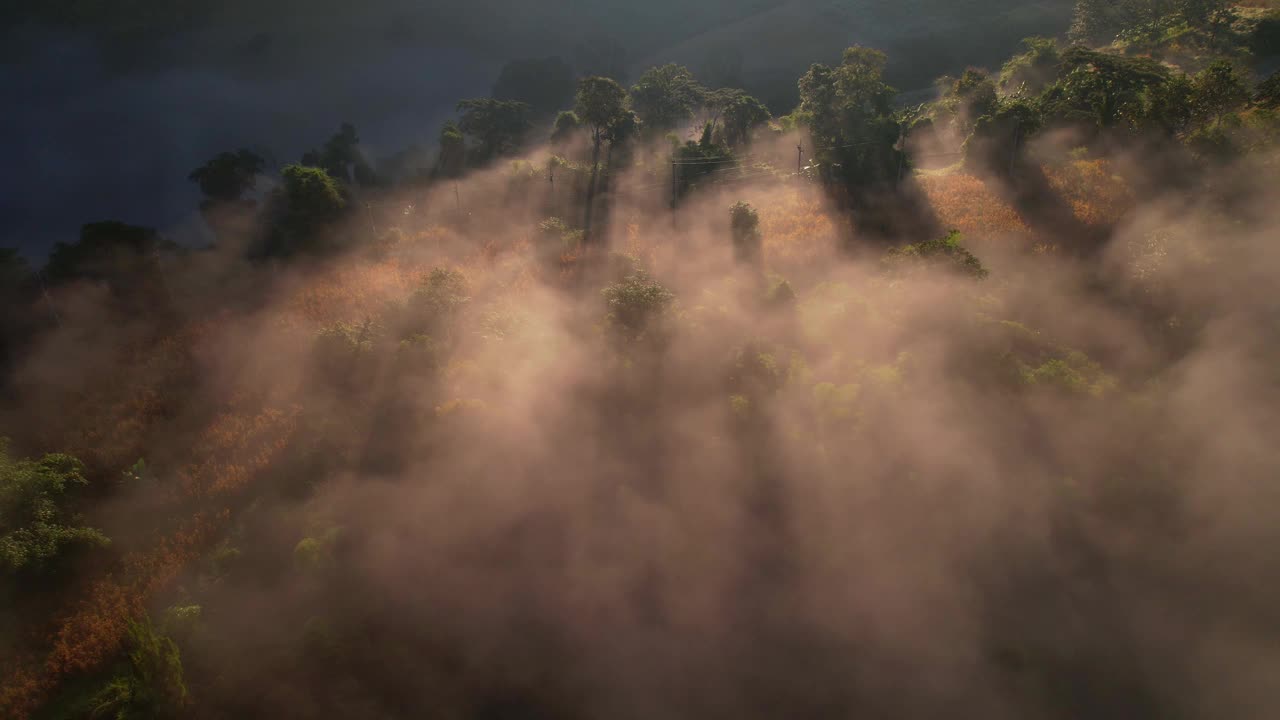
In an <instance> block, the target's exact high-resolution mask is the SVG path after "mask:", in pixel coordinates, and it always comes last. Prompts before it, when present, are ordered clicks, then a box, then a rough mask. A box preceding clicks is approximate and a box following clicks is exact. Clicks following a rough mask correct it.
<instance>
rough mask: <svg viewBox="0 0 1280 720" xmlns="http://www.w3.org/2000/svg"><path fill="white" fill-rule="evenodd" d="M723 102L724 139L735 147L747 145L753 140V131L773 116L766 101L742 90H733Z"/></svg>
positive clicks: (721, 110) (721, 112)
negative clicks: (765, 103) (763, 101)
mask: <svg viewBox="0 0 1280 720" xmlns="http://www.w3.org/2000/svg"><path fill="white" fill-rule="evenodd" d="M721 102H722V103H723V104H722V105H721V108H720V117H721V118H722V120H721V122H722V125H723V127H724V141H725V142H726V143H728V144H729V145H730V146H733V147H737V146H741V145H746V144H747V143H748V142H750V140H751V131H752V130H754V129H755V128H757V127H759V126H761V125H763V124H765V123H767V122H769V120H770V118H772V117H773V116H772V115H771V114H770V113H769V108H767V107H765V105H764V103H762V102H760V101H759V100H757V99H756V98H754V97H751V96H750V95H748V94H746V93H744V92H742V91H741V90H736V91H733V92H732V93H730V94H728V95H727V96H726V97H724V98H723V99H722V101H721Z"/></svg>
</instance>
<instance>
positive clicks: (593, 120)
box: [573, 77, 627, 144]
mask: <svg viewBox="0 0 1280 720" xmlns="http://www.w3.org/2000/svg"><path fill="white" fill-rule="evenodd" d="M573 112H574V114H575V115H576V116H577V118H578V120H579V121H581V122H582V124H583V125H585V126H586V127H587V128H589V129H590V130H591V134H592V138H593V139H594V140H595V141H596V143H597V144H598V143H599V142H601V141H603V140H604V139H605V137H606V135H607V133H608V132H609V129H610V128H612V127H613V126H615V125H617V124H619V123H622V122H625V121H626V120H627V118H626V115H627V91H626V90H624V89H623V88H622V86H621V85H619V84H618V83H617V82H616V81H614V80H611V79H609V78H603V77H586V78H583V79H582V80H579V81H578V94H577V96H576V101H575V105H574V110H573Z"/></svg>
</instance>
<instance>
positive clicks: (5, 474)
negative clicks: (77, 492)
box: [0, 439, 109, 573]
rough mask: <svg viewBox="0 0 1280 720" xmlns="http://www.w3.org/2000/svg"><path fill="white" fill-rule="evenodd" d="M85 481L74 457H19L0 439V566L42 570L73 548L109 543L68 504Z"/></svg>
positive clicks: (5, 569) (12, 570)
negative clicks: (16, 457) (10, 451)
mask: <svg viewBox="0 0 1280 720" xmlns="http://www.w3.org/2000/svg"><path fill="white" fill-rule="evenodd" d="M87 485H88V481H87V480H86V479H85V477H84V466H83V465H81V464H80V461H78V460H76V459H75V458H73V457H71V456H69V455H45V456H44V457H43V458H41V459H39V460H16V459H14V458H13V457H12V456H11V455H10V454H9V445H8V441H6V440H3V439H0V571H3V572H5V573H15V572H19V571H23V570H44V569H47V568H49V567H51V566H52V565H53V564H54V563H55V562H56V561H57V559H58V558H59V557H61V556H62V555H63V554H64V553H66V552H67V551H68V550H69V549H71V548H73V547H77V546H80V547H84V546H89V547H96V546H102V545H106V544H108V542H109V541H108V540H107V538H106V536H104V535H103V534H102V533H101V532H99V531H97V530H94V529H92V528H88V527H83V526H82V525H81V524H80V522H79V520H78V519H77V518H76V517H75V515H74V514H72V513H71V512H70V511H69V510H68V509H67V501H68V499H70V496H71V494H72V492H73V491H74V489H76V488H81V487H85V486H87Z"/></svg>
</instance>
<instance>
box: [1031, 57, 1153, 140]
mask: <svg viewBox="0 0 1280 720" xmlns="http://www.w3.org/2000/svg"><path fill="white" fill-rule="evenodd" d="M1170 76H1171V73H1170V72H1169V69H1168V68H1166V67H1165V66H1163V65H1161V64H1160V63H1158V62H1156V61H1155V60H1152V59H1151V58H1145V57H1122V56H1119V55H1110V54H1108V53H1101V52H1097V51H1094V50H1089V49H1087V48H1083V47H1073V48H1070V49H1068V50H1067V51H1066V52H1064V53H1063V54H1062V68H1061V77H1060V78H1059V80H1058V81H1057V82H1056V83H1054V84H1053V85H1052V86H1051V87H1050V88H1049V89H1048V90H1046V91H1045V93H1044V95H1043V96H1042V98H1041V102H1042V105H1043V107H1044V112H1045V115H1046V116H1047V117H1049V118H1051V119H1053V120H1057V121H1059V122H1065V123H1070V124H1076V125H1086V126H1089V125H1091V126H1093V127H1095V128H1098V129H1102V128H1126V129H1131V130H1136V129H1141V128H1142V127H1144V125H1146V124H1147V122H1148V121H1149V120H1151V115H1150V110H1151V104H1150V101H1151V92H1152V91H1155V90H1158V89H1159V88H1160V87H1161V86H1162V85H1164V84H1165V83H1166V82H1168V80H1169V79H1170Z"/></svg>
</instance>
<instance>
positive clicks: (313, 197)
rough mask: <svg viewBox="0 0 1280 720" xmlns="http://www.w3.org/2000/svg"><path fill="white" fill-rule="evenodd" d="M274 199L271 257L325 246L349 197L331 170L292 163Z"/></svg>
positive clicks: (268, 250) (283, 175)
mask: <svg viewBox="0 0 1280 720" xmlns="http://www.w3.org/2000/svg"><path fill="white" fill-rule="evenodd" d="M280 179H281V183H280V187H279V188H277V189H276V191H275V194H274V197H273V198H272V205H273V214H274V220H275V222H274V226H273V228H272V231H271V233H270V235H269V237H268V238H267V246H266V248H265V252H266V254H267V255H268V256H281V255H291V254H293V253H296V252H306V251H311V250H318V249H321V248H322V247H324V246H325V245H326V236H327V233H326V231H327V230H328V226H330V225H331V224H332V223H333V222H335V221H336V220H338V219H339V218H340V217H342V214H343V211H344V210H345V209H346V206H347V199H346V197H345V196H344V195H343V192H342V190H341V189H340V188H339V187H338V184H337V182H335V181H334V179H333V178H332V177H330V175H329V173H327V172H325V171H324V169H322V168H318V167H308V166H306V165H288V166H286V167H285V168H284V170H282V171H281V173H280Z"/></svg>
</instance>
